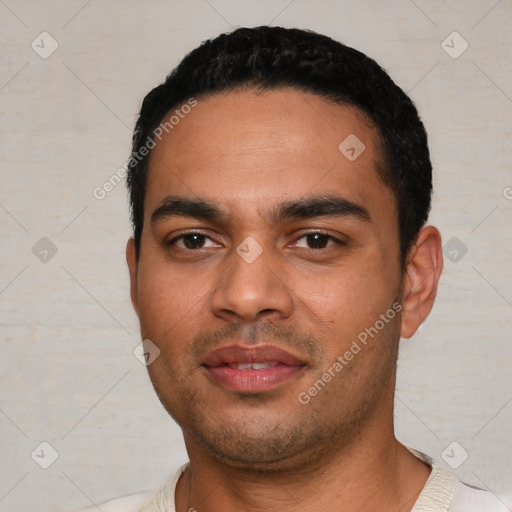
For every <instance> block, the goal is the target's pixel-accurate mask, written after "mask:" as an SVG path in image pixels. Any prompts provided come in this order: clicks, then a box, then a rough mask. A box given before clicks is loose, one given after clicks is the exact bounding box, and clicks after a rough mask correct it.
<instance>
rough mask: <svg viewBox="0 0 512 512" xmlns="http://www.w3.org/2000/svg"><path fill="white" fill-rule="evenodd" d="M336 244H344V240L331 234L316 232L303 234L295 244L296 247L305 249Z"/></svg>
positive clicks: (322, 247) (324, 247) (321, 247)
mask: <svg viewBox="0 0 512 512" xmlns="http://www.w3.org/2000/svg"><path fill="white" fill-rule="evenodd" d="M301 241H302V242H301ZM334 244H340V245H343V242H342V241H341V240H338V239H337V238H334V237H333V236H331V235H327V234H325V233H318V232H315V233H307V234H305V235H302V236H301V237H300V238H298V239H297V240H296V242H295V244H294V245H295V247H303V248H305V249H326V248H327V247H330V246H332V245H334Z"/></svg>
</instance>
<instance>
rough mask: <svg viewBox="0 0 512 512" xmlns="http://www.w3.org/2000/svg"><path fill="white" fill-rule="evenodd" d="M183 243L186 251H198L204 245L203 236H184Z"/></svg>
mask: <svg viewBox="0 0 512 512" xmlns="http://www.w3.org/2000/svg"><path fill="white" fill-rule="evenodd" d="M183 243H184V244H185V247H186V248H187V249H198V248H200V247H202V246H203V245H204V236H203V235H198V234H192V235H186V236H184V237H183Z"/></svg>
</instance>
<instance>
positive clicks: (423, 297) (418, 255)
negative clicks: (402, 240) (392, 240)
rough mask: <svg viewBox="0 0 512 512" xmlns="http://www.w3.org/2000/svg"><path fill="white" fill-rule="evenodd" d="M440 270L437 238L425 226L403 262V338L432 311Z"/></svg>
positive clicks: (435, 233)
mask: <svg viewBox="0 0 512 512" xmlns="http://www.w3.org/2000/svg"><path fill="white" fill-rule="evenodd" d="M442 269H443V252H442V245H441V235H440V234H439V231H438V230H437V229H436V228H434V227H433V226H425V227H423V228H422V229H421V230H420V232H419V234H418V238H417V239H416V243H415V244H414V246H413V247H412V248H411V250H410V251H409V254H408V259H407V268H406V271H405V277H404V285H403V298H402V306H403V310H402V330H401V336H402V337H403V338H410V337H411V336H412V335H413V334H414V333H415V332H416V330H417V329H418V327H419V326H420V325H421V324H422V323H423V322H424V321H425V319H426V318H427V316H428V315H429V313H430V311H431V310H432V306H433V305H434V300H435V298H436V294H437V284H438V282H439V278H440V277H441V271H442Z"/></svg>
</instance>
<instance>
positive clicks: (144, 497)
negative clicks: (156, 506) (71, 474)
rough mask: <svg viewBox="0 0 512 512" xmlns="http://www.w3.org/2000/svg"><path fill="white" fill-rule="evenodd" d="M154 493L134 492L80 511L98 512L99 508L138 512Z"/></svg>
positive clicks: (112, 511)
mask: <svg viewBox="0 0 512 512" xmlns="http://www.w3.org/2000/svg"><path fill="white" fill-rule="evenodd" d="M151 495H152V493H150V492H146V493H140V494H133V495H131V496H125V497H124V498H119V499H117V500H112V501H109V502H107V503H102V504H101V505H99V506H93V507H90V508H86V509H83V510H80V511H79V512H98V508H99V509H100V510H101V511H102V512H137V511H138V510H139V509H140V507H142V506H143V505H144V504H145V503H146V502H147V501H148V500H149V499H150V498H151Z"/></svg>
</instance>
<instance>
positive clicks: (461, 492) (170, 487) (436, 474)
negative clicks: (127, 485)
mask: <svg viewBox="0 0 512 512" xmlns="http://www.w3.org/2000/svg"><path fill="white" fill-rule="evenodd" d="M410 451H411V452H412V453H413V454H414V455H415V456H416V457H418V458H419V459H420V460H422V461H423V462H425V463H426V464H428V465H429V466H430V467H431V468H432V471H431V473H430V476H429V477H428V480H427V482H426V483H425V486H424V487H423V490H422V491H421V493H420V495H419V496H418V499H417V500H416V503H415V504H414V507H413V508H412V510H411V512H510V511H511V509H509V508H508V507H507V505H506V504H505V502H504V501H502V498H500V497H498V496H496V495H495V494H493V493H492V492H489V491H485V490H482V489H477V488H476V487H472V486H470V485H467V484H464V483H462V482H460V481H459V480H457V478H456V477H455V476H454V475H452V474H451V473H449V472H448V471H446V470H444V469H443V468H442V467H441V466H439V464H437V463H436V462H435V461H434V460H433V459H431V458H430V457H428V456H427V455H424V454H423V453H420V452H418V451H416V450H410ZM188 465H189V463H188V462H187V463H186V464H184V465H183V466H182V467H181V468H179V469H178V470H177V471H176V473H175V474H174V476H173V477H172V478H171V479H170V480H169V481H168V482H167V483H166V484H165V485H164V486H163V487H162V489H160V490H159V491H158V492H156V493H155V494H153V495H152V494H151V493H142V494H136V495H133V496H127V497H125V498H120V499H117V500H114V501H110V502H108V503H105V504H103V505H100V508H101V510H102V512H176V508H175V504H174V493H175V490H176V483H177V482H178V479H179V477H180V476H181V474H182V473H183V472H184V471H185V470H186V469H187V467H188ZM97 510H98V509H97V507H93V508H89V509H86V510H83V511H82V512H97Z"/></svg>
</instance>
